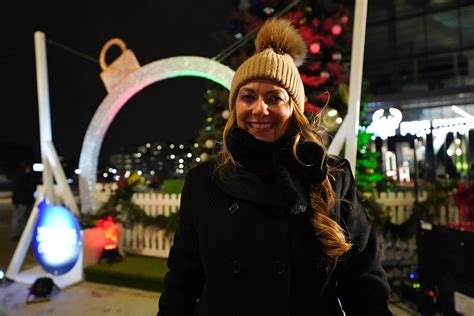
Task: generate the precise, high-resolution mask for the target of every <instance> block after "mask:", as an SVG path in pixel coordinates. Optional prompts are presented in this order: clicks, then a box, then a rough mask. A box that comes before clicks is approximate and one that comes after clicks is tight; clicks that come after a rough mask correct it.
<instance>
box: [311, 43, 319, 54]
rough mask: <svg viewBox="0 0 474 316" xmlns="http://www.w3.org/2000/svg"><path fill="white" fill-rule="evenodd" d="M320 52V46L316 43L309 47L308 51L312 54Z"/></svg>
mask: <svg viewBox="0 0 474 316" xmlns="http://www.w3.org/2000/svg"><path fill="white" fill-rule="evenodd" d="M320 50H321V45H319V44H318V43H313V44H311V45H309V51H310V52H311V53H313V54H317V53H319V51H320Z"/></svg>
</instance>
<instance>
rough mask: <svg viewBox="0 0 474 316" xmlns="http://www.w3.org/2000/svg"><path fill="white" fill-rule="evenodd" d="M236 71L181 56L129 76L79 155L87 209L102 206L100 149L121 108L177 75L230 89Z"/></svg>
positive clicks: (107, 100) (103, 107)
mask: <svg viewBox="0 0 474 316" xmlns="http://www.w3.org/2000/svg"><path fill="white" fill-rule="evenodd" d="M233 75H234V71H233V70H232V69H230V68H229V67H227V66H224V65H223V64H221V63H219V62H216V61H214V60H212V59H209V58H205V57H196V56H181V57H171V58H166V59H161V60H158V61H155V62H152V63H150V64H147V65H145V66H143V67H141V68H139V69H138V70H136V71H135V72H133V73H131V74H130V75H128V76H126V77H125V78H124V79H123V80H122V82H120V83H119V84H118V85H117V87H116V88H114V89H113V90H112V91H111V92H110V93H109V94H108V95H107V96H106V97H105V99H104V100H103V101H102V103H101V104H100V106H99V108H98V109H97V111H96V113H95V114H94V117H93V118H92V121H91V122H90V124H89V127H88V128H87V131H86V135H85V137H84V142H83V143H82V149H81V155H80V158H79V170H80V171H81V173H80V175H79V192H80V198H81V209H82V211H83V212H93V211H95V210H97V209H98V208H99V201H98V199H97V192H96V183H97V163H98V159H99V153H100V148H101V146H102V141H103V140H104V136H105V133H106V132H107V130H108V128H109V126H110V124H111V123H112V121H113V119H114V118H115V116H116V115H117V113H118V112H119V111H120V109H121V108H122V107H123V106H124V105H125V104H126V103H127V101H128V100H129V99H130V98H131V97H133V96H134V95H135V94H136V93H138V92H139V91H141V90H142V89H143V88H145V87H147V86H149V85H151V84H153V83H155V82H158V81H160V80H164V79H169V78H175V77H185V76H191V77H200V78H206V79H209V80H212V81H214V82H216V83H218V84H220V85H222V86H223V87H225V88H226V89H228V90H229V89H230V85H231V81H232V77H233Z"/></svg>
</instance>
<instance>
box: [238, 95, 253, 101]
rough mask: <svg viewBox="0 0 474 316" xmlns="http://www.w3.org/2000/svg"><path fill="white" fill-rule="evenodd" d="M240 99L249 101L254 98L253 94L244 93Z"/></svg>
mask: <svg viewBox="0 0 474 316" xmlns="http://www.w3.org/2000/svg"><path fill="white" fill-rule="evenodd" d="M240 99H241V100H242V101H244V102H249V101H252V100H253V96H252V95H250V94H243V95H242V96H241V97H240Z"/></svg>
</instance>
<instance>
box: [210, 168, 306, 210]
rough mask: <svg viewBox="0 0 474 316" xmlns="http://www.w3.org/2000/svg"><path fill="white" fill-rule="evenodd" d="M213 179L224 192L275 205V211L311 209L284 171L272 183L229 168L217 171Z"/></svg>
mask: <svg viewBox="0 0 474 316" xmlns="http://www.w3.org/2000/svg"><path fill="white" fill-rule="evenodd" d="M213 169H214V168H213ZM212 179H213V182H214V183H215V184H216V185H217V186H218V187H219V188H220V189H221V190H222V191H224V192H225V193H227V194H229V195H231V196H233V197H235V198H238V199H241V200H245V201H249V202H254V203H258V204H265V205H269V206H273V207H274V208H272V209H273V210H274V211H275V212H277V213H280V214H281V212H282V211H290V212H291V213H302V212H304V211H306V208H307V206H308V202H307V200H306V198H305V197H304V196H303V195H302V194H300V193H299V190H298V188H297V184H295V183H294V182H293V181H291V177H290V175H289V173H288V171H287V170H286V169H285V168H278V170H276V173H275V180H276V181H272V182H270V183H268V182H264V181H263V180H262V179H261V178H260V177H259V176H257V175H256V174H254V173H252V172H250V171H248V170H246V169H245V168H242V167H234V166H230V165H227V166H225V167H223V169H221V170H220V171H216V170H215V169H214V171H213V176H212Z"/></svg>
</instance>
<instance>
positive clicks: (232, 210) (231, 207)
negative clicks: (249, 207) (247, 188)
mask: <svg viewBox="0 0 474 316" xmlns="http://www.w3.org/2000/svg"><path fill="white" fill-rule="evenodd" d="M238 209H239V204H237V203H234V204H232V205H231V206H229V212H230V214H234V213H235V212H237V210H238Z"/></svg>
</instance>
